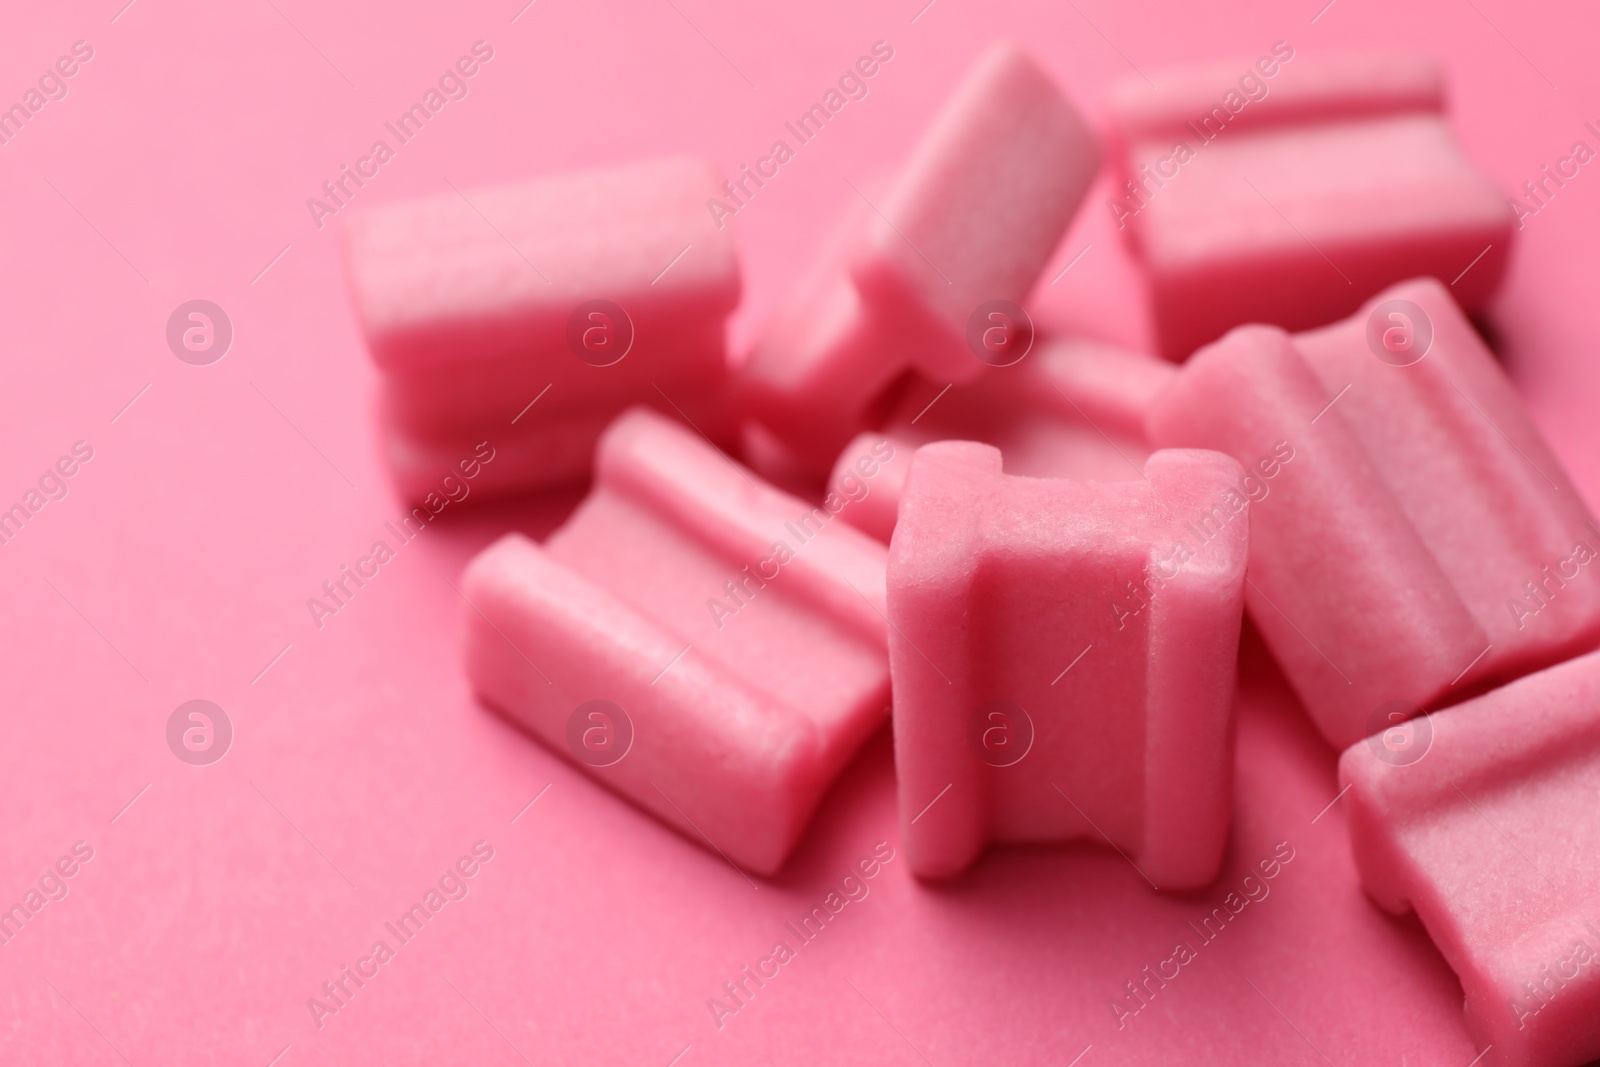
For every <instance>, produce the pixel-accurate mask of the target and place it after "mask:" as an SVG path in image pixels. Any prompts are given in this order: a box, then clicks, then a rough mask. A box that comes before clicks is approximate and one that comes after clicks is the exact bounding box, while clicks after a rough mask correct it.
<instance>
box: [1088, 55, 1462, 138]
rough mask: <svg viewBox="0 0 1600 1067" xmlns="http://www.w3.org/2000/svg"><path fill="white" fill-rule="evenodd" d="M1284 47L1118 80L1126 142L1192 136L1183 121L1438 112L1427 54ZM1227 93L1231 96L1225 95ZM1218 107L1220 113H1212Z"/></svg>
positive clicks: (1262, 122) (1116, 95)
mask: <svg viewBox="0 0 1600 1067" xmlns="http://www.w3.org/2000/svg"><path fill="white" fill-rule="evenodd" d="M1279 43H1280V44H1282V43H1284V42H1279ZM1287 52H1288V53H1290V54H1291V58H1290V59H1288V60H1287V61H1285V60H1284V58H1283V56H1284V55H1285V54H1286V51H1285V49H1283V48H1276V49H1274V50H1272V52H1270V53H1269V54H1267V55H1263V56H1261V57H1259V58H1257V59H1256V60H1255V61H1254V62H1253V63H1234V64H1225V63H1224V64H1218V63H1209V64H1205V65H1201V66H1193V67H1175V68H1172V69H1170V70H1165V71H1157V72H1156V73H1155V74H1154V76H1153V77H1154V84H1151V83H1150V82H1148V81H1146V80H1144V79H1143V78H1130V79H1128V80H1126V81H1123V82H1121V83H1119V84H1118V85H1117V86H1115V87H1114V88H1113V89H1112V92H1111V95H1110V99H1109V101H1108V102H1109V105H1110V111H1111V114H1112V118H1113V120H1114V123H1115V127H1116V129H1117V132H1118V134H1119V135H1120V136H1121V137H1123V138H1124V139H1125V140H1127V141H1135V140H1153V141H1159V140H1163V139H1165V138H1168V137H1170V136H1172V135H1174V134H1176V135H1178V136H1180V137H1181V136H1184V135H1185V133H1189V134H1190V136H1193V134H1192V133H1190V130H1189V127H1190V126H1191V125H1194V126H1196V127H1199V126H1202V125H1204V124H1205V121H1206V120H1207V119H1210V120H1211V122H1212V125H1213V126H1215V127H1226V126H1228V125H1230V124H1233V123H1239V124H1241V125H1243V126H1244V127H1245V128H1258V127H1261V126H1267V125H1279V124H1287V123H1296V122H1299V123H1304V122H1314V121H1322V120H1328V119H1350V118H1357V117H1363V116H1373V115H1394V114H1400V113H1403V112H1440V111H1443V110H1444V79H1443V77H1442V75H1441V74H1440V72H1439V65H1438V63H1437V62H1436V61H1434V60H1433V59H1431V58H1430V57H1428V56H1422V55H1404V54H1388V53H1381V52H1357V53H1348V54H1344V55H1327V56H1317V57H1314V58H1310V57H1303V56H1294V55H1292V52H1293V49H1288V50H1287ZM1229 92H1232V93H1235V94H1236V96H1235V98H1234V99H1227V98H1226V94H1227V93H1229ZM1241 102H1244V103H1243V104H1242V106H1241ZM1230 104H1231V105H1233V107H1230V106H1229V105H1230ZM1218 108H1221V109H1222V110H1223V112H1224V114H1223V115H1220V116H1219V115H1217V114H1216V113H1215V112H1216V109H1218ZM1234 108H1238V110H1234ZM1219 120H1220V121H1219ZM1207 132H1209V128H1208V130H1207Z"/></svg>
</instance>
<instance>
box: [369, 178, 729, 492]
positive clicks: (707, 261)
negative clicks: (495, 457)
mask: <svg viewBox="0 0 1600 1067" xmlns="http://www.w3.org/2000/svg"><path fill="white" fill-rule="evenodd" d="M718 182H719V179H718V175H717V172H716V170H715V169H714V168H713V167H712V166H711V165H710V164H709V163H706V162H704V161H700V160H695V159H689V158H671V159H662V160H654V161H649V162H641V163H634V164H629V165H626V166H619V167H613V168H609V169H605V170H596V171H587V172H572V173H565V174H558V175H552V176H547V177H543V178H539V179H536V180H533V181H529V182H524V183H521V184H518V185H512V186H505V187H501V188H494V189H481V190H472V191H470V192H464V193H457V192H455V191H451V192H446V193H442V194H439V195H437V196H431V197H426V198H421V199H415V200H407V201H400V202H395V203H390V204H385V205H381V206H378V207H375V208H371V209H367V210H363V211H359V212H357V213H353V214H352V216H351V217H350V219H349V220H348V225H347V227H346V229H345V249H346V257H347V260H348V264H349V273H350V278H351V284H352V287H353V293H354V301H355V305H356V310H357V313H358V316H359V318H360V321H361V325H362V330H363V332H364V334H365V336H366V341H367V347H368V349H369V351H370V352H371V355H372V358H373V361H374V362H375V363H376V364H377V366H378V369H379V370H380V372H381V373H382V375H383V381H382V385H381V391H380V400H379V408H380V424H381V425H382V427H383V433H384V437H385V440H386V446H387V452H388V455H389V460H390V463H391V466H392V468H393V470H394V473H395V477H396V480H397V482H398V483H399V485H400V489H401V491H402V493H404V494H406V495H407V496H412V497H414V496H416V495H417V494H418V493H419V492H422V491H425V489H426V487H428V486H429V485H430V484H431V483H432V482H435V481H437V480H438V478H439V475H440V473H441V470H443V469H448V465H449V463H450V462H451V461H453V459H454V458H455V457H456V456H457V455H459V454H461V453H463V452H467V451H470V450H471V446H472V445H473V444H475V443H477V442H479V441H483V440H488V441H489V442H490V443H491V444H492V445H493V446H494V447H495V449H496V450H497V452H498V453H499V457H500V459H499V462H498V463H497V464H496V466H495V469H494V470H493V471H492V476H493V477H492V479H490V480H489V484H488V485H487V486H486V491H502V492H511V491H516V490H521V489H536V488H544V487H548V486H554V485H559V484H562V483H569V482H574V481H581V480H582V479H583V478H584V477H586V476H587V475H588V473H589V466H590V462H591V459H592V457H593V454H594V446H595V442H596V440H597V439H598V438H599V435H600V433H601V432H602V431H603V430H604V429H605V427H606V426H607V425H608V424H609V423H610V422H611V420H612V419H614V418H615V417H616V415H617V414H618V413H619V412H620V411H622V410H623V409H624V408H626V407H628V406H629V405H632V404H636V403H642V404H648V405H651V406H653V407H656V408H657V409H659V410H662V411H664V412H669V413H672V412H674V409H677V411H676V413H679V414H682V415H683V416H686V417H688V418H691V419H692V420H693V421H694V422H695V424H696V425H697V426H699V427H700V428H701V429H702V430H703V431H704V432H705V433H707V434H708V435H710V436H711V437H712V438H714V439H716V440H718V441H724V442H726V441H730V440H731V439H732V437H733V435H734V427H733V426H732V425H731V423H729V422H728V421H727V419H726V416H725V415H724V414H723V412H724V409H725V407H726V393H725V389H726V375H727V369H726V344H725V340H724V327H725V323H726V319H727V316H728V315H729V313H730V312H731V311H732V310H733V308H734V306H735V305H736V304H737V303H738V300H739V290H740V285H739V269H738V261H737V258H736V255H735V250H734V245H733V239H732V231H731V230H727V229H722V230H719V229H718V228H717V227H716V226H715V225H714V224H713V223H712V222H711V220H710V218H709V216H708V215H707V212H706V208H705V202H706V199H707V197H710V196H715V195H716V194H717V190H718ZM591 301H608V302H610V303H611V304H613V305H615V306H616V307H617V308H620V309H621V311H622V315H623V317H622V318H621V319H618V318H617V317H616V315H615V313H614V312H613V311H611V310H609V309H605V308H601V309H598V310H587V311H586V309H584V307H583V306H584V305H587V304H589V303H590V302H591ZM594 314H598V315H600V317H599V318H594V317H593V315H594ZM575 324H576V325H575ZM608 345H609V346H611V348H610V349H608V348H607V346H608ZM575 346H576V347H575ZM613 359H614V360H615V361H614V362H610V361H611V360H613ZM535 401H537V406H532V407H530V405H532V404H533V403H534V402H535ZM440 462H442V463H443V464H444V467H443V468H441V467H440V466H439V465H438V464H439V463H440Z"/></svg>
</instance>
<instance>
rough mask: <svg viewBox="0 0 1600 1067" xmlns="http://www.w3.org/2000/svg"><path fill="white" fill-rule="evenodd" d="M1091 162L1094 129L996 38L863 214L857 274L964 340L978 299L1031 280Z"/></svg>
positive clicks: (874, 293)
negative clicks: (875, 208) (865, 222)
mask: <svg viewBox="0 0 1600 1067" xmlns="http://www.w3.org/2000/svg"><path fill="white" fill-rule="evenodd" d="M1099 165H1100V150H1099V145H1098V142H1097V139H1096V137H1095V135H1094V132H1093V131H1092V130H1091V129H1090V128H1089V125H1088V123H1087V122H1086V121H1085V120H1084V118H1083V116H1082V115H1081V114H1080V113H1079V112H1078V110H1077V109H1076V108H1074V107H1073V106H1072V105H1071V104H1070V103H1068V102H1067V100H1066V99H1065V98H1064V97H1062V95H1061V93H1060V92H1059V90H1057V89H1056V87H1055V86H1054V84H1052V83H1051V81H1050V78H1049V76H1048V75H1046V74H1045V73H1044V71H1042V70H1040V69H1039V67H1038V66H1037V65H1036V64H1035V63H1034V62H1033V60H1032V59H1030V58H1029V57H1028V55H1027V54H1026V53H1025V52H1023V51H1022V50H1021V49H1019V48H1017V47H1015V46H1012V45H1003V44H1002V45H997V46H995V47H993V48H991V49H990V50H989V51H988V52H986V53H984V55H983V56H982V57H981V58H980V59H979V60H978V63H977V64H976V66H974V68H973V69H972V71H971V72H970V73H969V74H968V75H967V77H966V79H965V80H964V81H963V82H962V84H961V85H960V87H959V88H957V90H956V92H955V94H954V95H953V96H952V97H951V99H950V101H949V102H948V103H947V104H946V105H945V107H944V109H943V111H941V112H940V114H939V116H938V117H937V118H936V119H935V120H934V121H933V124H932V125H931V126H930V127H929V129H928V131H927V133H926V134H924V135H923V138H922V141H921V142H920V143H919V144H918V146H917V148H916V150H915V151H914V152H913V153H912V155H911V158H910V159H909V160H908V161H907V162H906V165H905V167H904V168H903V169H902V171H901V173H900V177H899V180H898V181H897V183H896V184H895V186H894V188H893V189H892V191H891V192H890V194H889V197H888V199H887V200H886V201H885V203H884V204H883V205H882V211H883V213H882V215H881V216H880V215H876V214H874V215H873V217H872V218H871V219H870V222H869V230H868V237H867V246H866V249H865V250H864V251H863V252H862V253H861V255H860V257H859V258H858V260H857V262H856V265H855V268H854V274H855V277H856V281H857V284H858V285H860V287H861V289H862V291H863V292H864V293H865V294H867V298H868V299H869V300H882V301H884V302H886V303H887V304H888V305H890V306H891V307H892V306H893V305H895V304H897V303H900V302H902V301H912V302H914V303H915V305H916V309H917V311H918V312H920V313H921V314H927V315H931V317H932V318H934V319H936V320H938V321H939V322H940V323H941V324H942V325H943V327H944V329H945V331H946V332H947V334H948V335H949V337H950V338H951V339H952V340H954V341H957V342H958V343H957V344H949V345H948V347H950V348H951V349H952V351H954V350H956V349H959V348H963V347H964V346H962V345H960V344H959V339H960V338H962V337H963V335H964V333H965V331H966V327H967V320H968V319H969V318H970V317H971V315H972V313H973V311H974V310H975V309H976V308H977V307H978V306H979V305H980V304H982V303H984V302H985V301H989V300H994V299H1004V300H1010V301H1012V302H1017V301H1020V300H1022V299H1023V298H1024V297H1025V296H1026V295H1027V292H1028V290H1029V289H1031V288H1032V287H1033V283H1034V280H1035V279H1036V278H1037V277H1038V276H1039V272H1040V271H1041V270H1043V269H1044V264H1045V262H1046V261H1047V260H1048V259H1049V258H1050V254H1051V252H1052V251H1054V250H1055V246H1056V242H1057V241H1059V240H1060V238H1061V234H1062V233H1063V232H1064V231H1065V230H1066V227H1067V223H1068V222H1069V221H1071V219H1072V215H1073V213H1074V212H1075V211H1076V209H1077V206H1078V202H1079V201H1080V200H1081V199H1082V197H1083V193H1084V191H1085V190H1086V189H1087V188H1088V185H1089V183H1090V181H1092V180H1093V178H1094V175H1095V172H1096V170H1098V168H1099ZM892 314H893V313H892V312H891V315H892ZM961 354H963V355H965V354H966V353H964V352H962V353H961ZM961 364H962V369H964V368H965V367H966V365H967V364H966V361H965V360H962V361H961ZM930 369H932V368H930ZM969 373H970V372H969Z"/></svg>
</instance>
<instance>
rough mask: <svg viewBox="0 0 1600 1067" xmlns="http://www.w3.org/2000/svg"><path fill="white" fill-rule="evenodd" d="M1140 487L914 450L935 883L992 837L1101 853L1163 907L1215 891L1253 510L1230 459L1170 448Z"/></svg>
mask: <svg viewBox="0 0 1600 1067" xmlns="http://www.w3.org/2000/svg"><path fill="white" fill-rule="evenodd" d="M1144 469H1145V479H1141V480H1136V481H1123V482H1079V481H1072V480H1068V479H1042V478H1022V477H1016V476H1012V475H1006V474H1002V473H1001V470H1000V452H999V451H998V450H997V449H994V448H992V447H990V446H988V445H980V444H974V443H971V442H964V441H946V442H940V443H937V444H931V445H924V446H923V447H922V448H920V449H918V451H917V453H916V456H915V458H914V459H913V460H912V463H911V473H910V476H909V477H908V479H907V482H906V492H905V498H904V500H903V501H902V502H901V509H900V521H899V524H898V525H897V526H896V527H895V533H894V540H893V542H892V543H891V546H890V552H889V575H888V582H889V621H890V631H889V664H890V672H891V674H892V676H893V684H894V733H895V766H896V771H897V774H898V777H899V792H900V816H901V832H902V834H903V838H904V840H905V842H906V851H907V855H908V856H909V857H910V863H911V866H912V869H913V870H914V871H916V873H917V874H919V875H921V876H923V877H928V878H940V877H948V876H950V875H954V874H956V873H958V872H959V871H961V870H963V869H965V868H966V867H967V866H968V865H969V864H971V863H972V862H973V860H974V859H976V857H977V856H978V854H979V853H980V852H981V851H982V850H983V849H984V847H985V846H986V844H988V843H989V842H991V841H994V842H1044V841H1064V840H1070V839H1074V838H1080V837H1087V838H1092V839H1095V840H1104V841H1106V842H1108V843H1110V844H1111V845H1112V846H1113V847H1115V848H1117V849H1119V850H1121V851H1122V852H1123V853H1124V854H1125V855H1128V856H1129V857H1130V858H1131V860H1132V862H1133V863H1134V865H1135V866H1136V867H1137V868H1138V869H1139V871H1140V872H1141V873H1142V874H1143V875H1144V877H1145V878H1146V879H1147V880H1148V881H1149V882H1150V883H1151V884H1152V885H1155V886H1158V887H1159V888H1162V889H1192V888H1198V887H1200V886H1203V885H1205V884H1207V883H1208V882H1210V881H1211V879H1212V878H1213V877H1215V875H1216V872H1217V868H1218V864H1219V863H1220V862H1221V859H1222V850H1223V845H1224V843H1225V841H1226V839H1227V833H1228V824H1229V818H1230V814H1231V804H1232V785H1231V782H1232V763H1231V759H1232V751H1233V750H1232V722H1233V693H1234V671H1235V656H1236V653H1237V650H1238V643H1239V628H1240V620H1241V615H1242V612H1243V608H1244V601H1243V595H1242V591H1243V586H1244V568H1245V557H1246V554H1247V548H1248V540H1249V507H1248V504H1247V502H1246V501H1245V498H1244V497H1243V496H1241V495H1239V493H1238V492H1237V491H1236V490H1235V488H1234V487H1235V486H1236V485H1237V484H1238V482H1239V479H1240V477H1241V475H1242V471H1241V470H1240V469H1239V465H1238V464H1237V463H1236V462H1234V461H1233V460H1232V459H1230V458H1228V457H1227V456H1224V455H1222V454H1220V453H1216V452H1205V451H1198V450H1172V451H1165V452H1157V453H1156V454H1154V455H1153V456H1151V457H1150V459H1149V461H1148V462H1147V463H1146V464H1145V468H1144Z"/></svg>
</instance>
